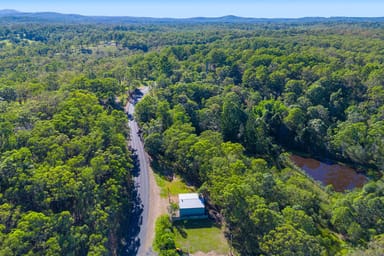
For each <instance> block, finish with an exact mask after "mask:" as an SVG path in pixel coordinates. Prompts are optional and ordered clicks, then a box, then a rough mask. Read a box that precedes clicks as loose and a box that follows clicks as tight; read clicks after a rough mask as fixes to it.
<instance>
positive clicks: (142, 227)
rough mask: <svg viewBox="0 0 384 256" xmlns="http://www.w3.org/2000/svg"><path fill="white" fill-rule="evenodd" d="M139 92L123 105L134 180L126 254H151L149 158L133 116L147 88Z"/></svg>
mask: <svg viewBox="0 0 384 256" xmlns="http://www.w3.org/2000/svg"><path fill="white" fill-rule="evenodd" d="M140 92H141V94H134V95H133V96H132V98H131V99H130V100H129V102H128V104H127V105H126V106H125V112H126V113H127V115H128V118H129V121H128V126H129V129H130V141H129V146H130V148H131V149H132V151H133V153H134V158H135V159H134V161H135V171H134V173H133V182H134V186H135V187H134V201H135V202H134V206H133V208H134V209H133V211H132V213H131V215H132V216H131V223H130V226H131V228H132V230H131V232H130V233H131V234H130V236H131V241H128V246H127V250H126V251H127V255H130V256H131V255H132V256H133V255H152V253H151V252H150V247H151V242H152V241H147V240H148V239H147V238H148V234H147V232H148V231H149V227H148V223H149V222H150V220H149V219H148V216H149V207H150V198H149V197H150V182H149V160H148V157H147V155H146V153H145V151H144V144H143V141H142V139H141V137H140V134H139V127H138V124H137V122H136V121H135V120H134V118H133V114H134V111H135V104H136V103H137V102H138V101H139V100H140V99H141V98H142V96H144V95H145V94H146V93H147V92H148V89H147V88H145V89H141V90H140Z"/></svg>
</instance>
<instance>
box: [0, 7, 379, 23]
mask: <svg viewBox="0 0 384 256" xmlns="http://www.w3.org/2000/svg"><path fill="white" fill-rule="evenodd" d="M312 22H384V17H377V18H357V17H331V18H324V17H306V18H298V19H291V18H275V19H267V18H245V17H238V16H234V15H228V16H223V17H215V18H208V17H196V18H184V19H176V18H150V17H130V16H126V17H123V16H115V17H112V16H83V15H78V14H62V13H55V12H36V13H30V12H19V11H16V10H0V23H3V24H4V23H107V24H114V23H120V24H121V23H136V24H144V23H312Z"/></svg>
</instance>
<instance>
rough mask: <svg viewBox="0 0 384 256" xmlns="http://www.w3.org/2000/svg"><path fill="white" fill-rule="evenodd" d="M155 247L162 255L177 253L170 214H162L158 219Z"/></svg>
mask: <svg viewBox="0 0 384 256" xmlns="http://www.w3.org/2000/svg"><path fill="white" fill-rule="evenodd" d="M153 247H154V248H155V250H156V251H158V252H159V253H160V255H164V256H165V255H177V253H176V245H175V234H174V232H173V227H172V223H171V221H170V220H169V216H168V215H162V216H160V217H159V218H158V219H157V220H156V224H155V239H154V241H153Z"/></svg>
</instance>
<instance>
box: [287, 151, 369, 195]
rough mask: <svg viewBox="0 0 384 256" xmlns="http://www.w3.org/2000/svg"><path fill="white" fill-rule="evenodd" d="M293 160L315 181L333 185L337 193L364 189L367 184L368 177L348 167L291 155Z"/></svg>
mask: <svg viewBox="0 0 384 256" xmlns="http://www.w3.org/2000/svg"><path fill="white" fill-rule="evenodd" d="M291 160H292V161H293V162H294V163H295V164H296V165H297V166H299V167H300V168H301V169H303V170H304V171H305V172H306V173H307V174H308V175H309V176H311V177H312V178H313V179H315V180H319V181H321V182H322V183H323V184H324V185H329V184H332V186H333V187H334V189H335V191H339V192H341V191H344V190H351V189H353V188H355V187H362V186H363V185H364V184H365V183H366V182H367V177H365V176H364V175H362V174H359V173H357V172H356V171H355V170H354V169H352V168H350V167H348V166H344V165H339V164H326V163H323V162H320V161H317V160H315V159H312V158H304V157H301V156H297V155H291Z"/></svg>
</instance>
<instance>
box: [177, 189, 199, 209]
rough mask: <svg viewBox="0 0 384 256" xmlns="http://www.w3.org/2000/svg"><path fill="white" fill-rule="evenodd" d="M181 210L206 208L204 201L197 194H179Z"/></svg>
mask: <svg viewBox="0 0 384 256" xmlns="http://www.w3.org/2000/svg"><path fill="white" fill-rule="evenodd" d="M179 208H180V209H192V208H204V201H203V199H202V198H200V197H199V195H198V194H197V193H188V194H179Z"/></svg>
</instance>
